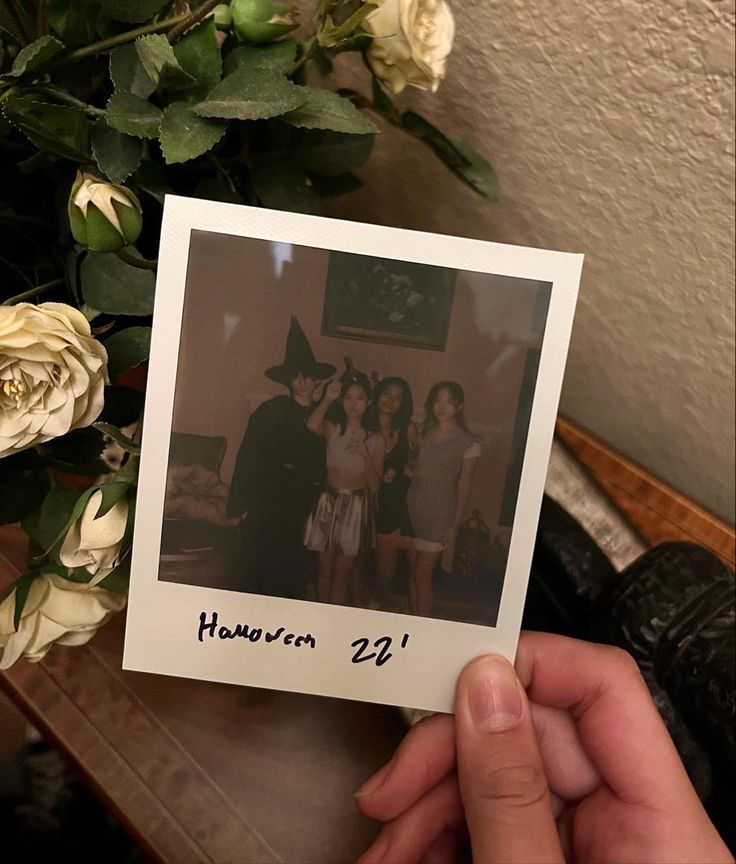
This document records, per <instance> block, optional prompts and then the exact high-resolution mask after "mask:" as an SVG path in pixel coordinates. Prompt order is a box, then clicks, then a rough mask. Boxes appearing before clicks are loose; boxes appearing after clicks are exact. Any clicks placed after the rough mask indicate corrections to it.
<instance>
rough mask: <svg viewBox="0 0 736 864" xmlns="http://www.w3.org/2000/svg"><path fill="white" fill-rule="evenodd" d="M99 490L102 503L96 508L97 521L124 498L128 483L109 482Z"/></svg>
mask: <svg viewBox="0 0 736 864" xmlns="http://www.w3.org/2000/svg"><path fill="white" fill-rule="evenodd" d="M111 437H112V436H111ZM123 437H125V436H123ZM126 440H127V439H126ZM139 449H140V448H139ZM100 489H101V490H102V501H100V506H99V507H98V508H97V515H96V516H95V519H99V518H101V517H102V516H104V515H105V514H106V513H108V512H109V511H110V510H112V508H113V507H114V506H115V505H116V504H117V503H118V501H120V500H122V499H123V498H124V497H125V495H126V493H127V492H128V490H129V489H130V483H124V482H120V481H118V480H110V481H109V482H108V483H103V484H102V486H101V487H100Z"/></svg>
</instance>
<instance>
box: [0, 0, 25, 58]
mask: <svg viewBox="0 0 736 864" xmlns="http://www.w3.org/2000/svg"><path fill="white" fill-rule="evenodd" d="M0 3H2V5H3V6H4V7H5V8H6V9H7V12H8V16H9V17H10V20H11V21H12V22H13V25H14V26H15V28H16V33H15V35H16V36H17V37H18V41H19V42H20V44H21V46H23V47H25V46H26V45H30V42H31V40H30V39H29V38H28V33H26V28H25V27H24V26H23V21H22V20H21V17H20V15H19V14H18V10H17V9H16V8H15V4H14V3H13V0H0Z"/></svg>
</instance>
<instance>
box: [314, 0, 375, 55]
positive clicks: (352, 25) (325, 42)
mask: <svg viewBox="0 0 736 864" xmlns="http://www.w3.org/2000/svg"><path fill="white" fill-rule="evenodd" d="M377 8H378V6H377V5H376V4H374V3H364V4H363V5H361V6H360V7H359V8H358V9H357V10H356V11H355V12H353V14H352V15H351V16H350V17H349V18H347V19H346V20H345V21H343V22H341V23H339V24H336V23H335V21H334V20H333V19H332V17H331V16H330V15H327V16H326V18H325V23H324V24H323V26H322V27H321V28H320V30H319V32H318V33H317V42H318V43H319V44H320V45H321V46H322V47H323V48H336V47H337V46H339V45H342V43H344V42H347V41H348V40H350V39H353V38H354V37H355V36H358V35H360V34H361V33H362V30H361V24H362V23H363V21H364V19H365V18H366V17H367V16H368V15H370V14H371V12H373V11H375V10H376V9H377Z"/></svg>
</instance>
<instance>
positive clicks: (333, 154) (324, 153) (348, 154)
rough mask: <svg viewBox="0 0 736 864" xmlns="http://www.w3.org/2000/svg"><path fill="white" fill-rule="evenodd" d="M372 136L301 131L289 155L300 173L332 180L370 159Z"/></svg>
mask: <svg viewBox="0 0 736 864" xmlns="http://www.w3.org/2000/svg"><path fill="white" fill-rule="evenodd" d="M373 139H374V136H373V135H345V134H344V133H342V132H329V131H324V132H323V131H317V130H315V131H305V132H304V133H303V134H302V136H301V138H300V140H299V142H298V144H297V145H296V147H295V148H294V149H293V150H291V151H290V156H291V159H292V161H293V162H295V163H296V164H297V165H298V166H299V167H300V168H302V169H303V170H304V171H307V172H309V173H313V174H326V175H327V176H331V177H336V176H337V175H339V174H345V173H346V172H348V171H352V170H353V169H354V168H358V167H359V166H360V165H362V164H363V163H364V162H365V161H366V160H367V159H368V157H369V156H370V153H371V149H372V148H373Z"/></svg>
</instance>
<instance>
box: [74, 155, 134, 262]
mask: <svg viewBox="0 0 736 864" xmlns="http://www.w3.org/2000/svg"><path fill="white" fill-rule="evenodd" d="M68 211H69V225H70V227H71V229H72V236H73V237H74V239H75V240H76V241H77V243H81V244H82V246H86V247H87V248H88V249H91V250H92V251H93V252H117V251H119V250H120V249H122V248H123V247H124V246H130V245H131V244H132V243H135V241H136V240H137V239H138V235H139V234H140V233H141V228H142V226H143V215H142V210H141V205H140V201H138V199H137V198H136V196H135V195H134V194H133V193H132V192H131V191H130V189H126V188H125V187H124V186H116V185H114V184H113V183H108V182H107V181H106V180H100V178H99V177H95V176H94V175H93V174H83V173H82V172H81V171H78V172H77V176H76V179H75V180H74V184H73V186H72V191H71V193H70V195H69V206H68Z"/></svg>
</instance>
